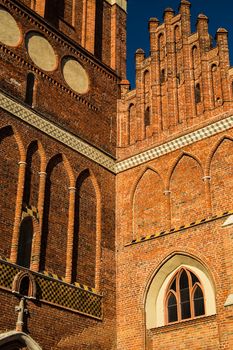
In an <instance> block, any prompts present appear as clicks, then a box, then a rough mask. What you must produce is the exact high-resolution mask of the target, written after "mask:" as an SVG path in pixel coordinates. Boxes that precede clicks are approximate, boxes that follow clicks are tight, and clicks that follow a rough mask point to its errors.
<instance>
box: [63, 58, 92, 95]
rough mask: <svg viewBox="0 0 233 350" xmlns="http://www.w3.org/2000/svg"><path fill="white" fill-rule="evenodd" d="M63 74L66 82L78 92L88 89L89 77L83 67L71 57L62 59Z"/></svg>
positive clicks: (81, 92) (82, 92) (84, 91)
mask: <svg viewBox="0 0 233 350" xmlns="http://www.w3.org/2000/svg"><path fill="white" fill-rule="evenodd" d="M63 76H64V79H65V81H66V83H67V84H68V85H69V86H70V87H71V89H73V90H74V91H75V92H77V93H79V94H84V93H86V92H87V91H88V87H89V79H88V75H87V73H86V71H85V69H84V68H83V67H82V66H81V64H80V63H79V62H78V61H76V60H75V59H73V58H67V59H65V60H64V61H63Z"/></svg>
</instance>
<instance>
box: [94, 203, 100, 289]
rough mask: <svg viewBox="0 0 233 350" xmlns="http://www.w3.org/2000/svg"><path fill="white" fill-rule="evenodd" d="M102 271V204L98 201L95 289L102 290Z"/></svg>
mask: <svg viewBox="0 0 233 350" xmlns="http://www.w3.org/2000/svg"><path fill="white" fill-rule="evenodd" d="M100 270H101V203H100V201H98V204H97V212H96V263H95V289H96V290H97V291H99V289H100Z"/></svg>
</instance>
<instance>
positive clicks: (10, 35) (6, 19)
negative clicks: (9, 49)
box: [0, 8, 21, 46]
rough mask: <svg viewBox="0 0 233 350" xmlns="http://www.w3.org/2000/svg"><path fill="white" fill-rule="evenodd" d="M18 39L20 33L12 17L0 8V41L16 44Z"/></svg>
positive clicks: (9, 44)
mask: <svg viewBox="0 0 233 350" xmlns="http://www.w3.org/2000/svg"><path fill="white" fill-rule="evenodd" d="M20 39H21V33H20V30H19V27H18V25H17V23H16V21H15V19H14V17H12V16H11V14H10V13H9V12H7V11H5V10H4V9H3V8H0V41H1V42H2V43H3V44H5V45H7V46H17V45H18V44H19V42H20Z"/></svg>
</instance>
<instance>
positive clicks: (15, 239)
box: [10, 161, 27, 263]
mask: <svg viewBox="0 0 233 350" xmlns="http://www.w3.org/2000/svg"><path fill="white" fill-rule="evenodd" d="M18 164H19V177H18V188H17V195H16V205H15V222H14V228H13V235H12V244H11V255H10V260H11V262H13V263H16V262H17V254H18V243H19V227H20V223H21V216H22V204H23V191H24V181H25V173H26V166H27V163H26V162H24V161H20V162H19V163H18Z"/></svg>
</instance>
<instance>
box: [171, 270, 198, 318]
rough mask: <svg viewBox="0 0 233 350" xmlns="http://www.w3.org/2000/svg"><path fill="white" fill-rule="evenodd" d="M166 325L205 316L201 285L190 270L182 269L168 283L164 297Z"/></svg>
mask: <svg viewBox="0 0 233 350" xmlns="http://www.w3.org/2000/svg"><path fill="white" fill-rule="evenodd" d="M165 313H166V323H167V324H168V323H172V322H179V321H181V320H186V319H190V318H195V317H198V316H201V315H205V302H204V294H203V289H202V285H201V283H200V281H199V279H198V277H197V276H196V275H195V274H194V273H193V272H192V271H190V270H188V269H185V268H182V269H181V270H179V271H178V272H177V273H176V274H175V276H174V277H173V278H172V280H171V282H170V283H169V286H168V289H167V293H166V296H165Z"/></svg>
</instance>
